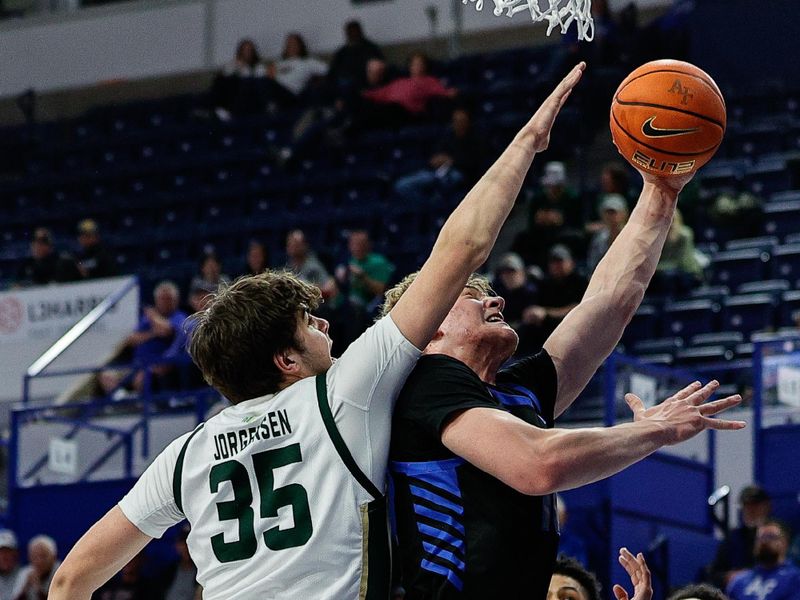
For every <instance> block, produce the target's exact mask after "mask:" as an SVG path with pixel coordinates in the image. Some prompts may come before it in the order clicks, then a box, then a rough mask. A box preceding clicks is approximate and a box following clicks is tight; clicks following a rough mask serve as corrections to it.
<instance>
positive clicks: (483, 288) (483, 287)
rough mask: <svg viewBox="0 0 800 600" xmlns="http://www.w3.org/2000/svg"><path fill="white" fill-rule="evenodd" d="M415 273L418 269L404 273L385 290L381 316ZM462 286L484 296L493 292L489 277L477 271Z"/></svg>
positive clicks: (404, 289)
mask: <svg viewBox="0 0 800 600" xmlns="http://www.w3.org/2000/svg"><path fill="white" fill-rule="evenodd" d="M417 275H419V271H415V272H414V273H411V274H410V275H406V276H405V277H403V279H402V280H401V281H400V283H398V284H397V285H396V286H394V287H393V288H391V289H389V290H387V291H386V293H385V294H384V300H383V306H381V314H380V316H381V317H385V316H386V315H388V314H389V311H391V310H392V309H393V308H394V305H395V304H397V301H398V300H400V298H401V297H402V295H403V294H405V293H406V290H407V289H408V288H409V287H410V286H411V284H412V283H413V282H414V280H415V279H416V278H417ZM464 287H468V288H473V289H476V290H478V291H479V292H480V293H481V294H483V295H484V296H491V295H493V294H494V290H493V289H492V286H491V284H490V283H489V279H488V278H486V277H484V276H483V275H478V274H477V273H473V274H472V275H470V276H469V279H467V283H465V284H464Z"/></svg>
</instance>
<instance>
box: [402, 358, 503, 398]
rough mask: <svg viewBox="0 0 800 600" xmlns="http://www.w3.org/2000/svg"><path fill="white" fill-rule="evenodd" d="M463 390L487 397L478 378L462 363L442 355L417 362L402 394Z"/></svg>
mask: <svg viewBox="0 0 800 600" xmlns="http://www.w3.org/2000/svg"><path fill="white" fill-rule="evenodd" d="M464 388H471V389H473V390H475V391H478V392H479V393H482V394H484V395H486V396H488V395H489V393H488V391H487V390H486V386H485V385H484V383H483V382H482V381H481V380H480V377H478V375H477V374H476V373H475V371H473V370H472V369H470V368H469V367H468V366H467V365H465V364H464V363H463V362H461V361H460V360H458V359H456V358H452V357H450V356H446V355H444V354H428V355H425V356H422V357H421V358H420V359H419V360H418V361H417V365H416V366H415V367H414V370H413V371H411V375H409V377H408V380H407V381H406V385H405V387H404V388H403V394H404V395H405V394H417V393H419V392H420V391H422V390H426V391H429V392H430V391H435V390H441V391H448V392H455V391H458V390H463V389H464Z"/></svg>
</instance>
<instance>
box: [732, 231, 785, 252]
mask: <svg viewBox="0 0 800 600" xmlns="http://www.w3.org/2000/svg"><path fill="white" fill-rule="evenodd" d="M777 245H778V238H777V237H776V236H774V235H764V236H760V237H754V238H740V239H738V240H731V241H729V242H728V243H727V244H725V250H747V249H750V248H757V249H758V250H762V251H764V252H771V251H772V249H773V248H774V247H775V246H777Z"/></svg>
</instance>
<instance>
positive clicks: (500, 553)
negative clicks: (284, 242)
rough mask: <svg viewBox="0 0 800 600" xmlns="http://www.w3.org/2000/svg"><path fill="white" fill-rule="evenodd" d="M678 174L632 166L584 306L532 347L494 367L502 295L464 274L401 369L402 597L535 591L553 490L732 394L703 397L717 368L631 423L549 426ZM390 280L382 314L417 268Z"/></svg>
mask: <svg viewBox="0 0 800 600" xmlns="http://www.w3.org/2000/svg"><path fill="white" fill-rule="evenodd" d="M689 178H690V177H683V178H680V179H676V178H671V179H657V178H654V177H651V176H649V175H645V176H644V179H645V181H644V187H643V190H642V193H641V195H640V197H639V201H638V204H637V205H636V208H635V209H634V210H633V212H632V214H631V217H630V220H629V221H628V224H627V225H626V226H625V228H624V229H623V230H622V232H621V233H620V234H619V235H618V236H617V238H616V240H615V241H614V243H613V244H612V246H611V247H610V248H609V250H608V252H607V253H606V255H605V257H604V258H603V259H602V261H601V262H600V264H599V265H598V267H597V269H596V270H595V272H594V275H593V276H592V279H591V281H590V283H589V287H588V289H587V290H586V293H585V295H584V297H583V300H582V301H581V303H580V304H579V305H578V306H577V307H576V308H575V309H574V310H573V311H572V312H570V313H569V314H568V315H567V317H566V318H565V319H564V320H563V322H562V323H561V324H560V325H559V326H558V328H557V329H556V330H555V331H554V332H553V334H552V335H551V336H550V337H549V338H548V339H547V341H546V342H545V344H544V348H543V349H542V351H541V352H540V353H539V354H536V355H534V356H530V357H528V358H524V359H522V360H521V361H519V362H517V363H516V364H514V365H513V366H511V367H508V368H501V366H502V365H504V364H505V363H506V361H508V359H509V358H510V357H511V356H512V355H513V353H514V350H515V349H516V346H517V341H518V338H517V334H516V333H515V332H514V330H513V329H511V327H509V326H508V325H507V324H506V323H505V321H504V320H503V314H502V311H503V305H504V302H503V299H502V298H499V297H497V296H495V295H494V294H493V292H492V291H491V289H490V288H489V286H488V282H487V281H486V280H485V279H483V278H480V277H473V278H472V279H471V280H470V281H469V282H468V283H467V286H466V287H465V289H464V291H463V293H462V294H461V297H460V298H459V299H458V300H457V301H456V304H455V305H454V307H453V309H452V310H451V311H450V314H449V315H448V316H447V318H446V319H445V320H444V322H443V323H442V326H441V327H440V328H439V330H438V331H437V333H436V334H435V335H434V337H433V340H432V341H431V343H430V344H428V346H427V347H426V348H425V350H424V351H423V356H422V358H421V359H420V360H419V362H418V363H417V366H416V367H415V368H414V370H413V371H412V372H411V375H410V376H409V378H408V380H407V381H406V384H405V386H404V388H403V391H402V392H401V393H400V397H399V399H398V403H397V407H396V409H395V414H394V421H393V429H392V446H391V450H390V472H391V474H392V477H393V481H394V509H395V519H396V529H397V535H398V540H399V544H400V554H401V562H402V568H403V571H402V583H403V587H405V589H406V591H407V596H406V598H407V600H419V599H437V600H441V599H451V598H469V599H473V598H474V599H484V598H503V599H504V600H513V599H516V598H525V599H527V600H531V599H532V600H542V599H544V598H545V596H546V594H547V586H548V583H549V581H550V575H551V573H552V567H553V564H554V561H555V558H556V552H557V547H558V523H557V518H556V507H555V497H554V493H555V492H558V491H561V490H566V489H571V488H575V487H579V486H581V485H586V484H588V483H591V482H594V481H597V480H599V479H602V478H604V477H608V476H609V475H612V474H614V473H617V472H619V471H621V470H622V469H624V468H625V467H627V466H629V465H631V464H633V463H634V462H636V461H638V460H641V459H642V458H644V457H646V456H648V455H649V454H651V453H652V452H655V451H656V450H657V449H659V448H661V447H662V446H665V445H669V444H676V443H678V442H681V441H684V440H686V439H688V438H690V437H692V436H694V435H696V434H697V433H699V432H701V431H703V430H705V429H740V428H742V427H744V423H742V422H738V421H726V420H721V419H712V418H710V417H711V416H712V415H715V414H717V413H719V412H721V411H723V410H725V409H727V408H730V407H732V406H734V405H736V404H738V403H739V402H740V401H741V398H740V397H739V396H731V397H728V398H725V399H722V400H717V401H714V402H708V403H706V400H707V399H708V398H709V397H710V396H711V395H712V394H713V393H714V391H715V390H716V388H717V387H718V383H717V382H716V381H712V382H711V383H709V384H707V385H705V386H701V385H700V383H699V382H697V383H694V384H692V385H690V386H687V387H686V388H684V389H683V390H681V391H680V392H678V393H677V394H675V396H673V397H671V398H669V399H668V400H666V401H665V402H663V403H661V404H659V405H657V406H655V407H652V408H649V409H645V408H644V406H643V403H642V401H641V400H640V399H639V398H637V397H636V396H634V395H632V394H628V395H627V396H626V401H627V402H628V405H629V406H630V407H631V409H632V410H633V413H634V422H633V423H625V424H622V425H617V426H615V427H610V428H588V429H554V428H553V425H554V421H555V418H556V417H558V415H560V414H561V413H563V412H564V411H565V410H566V409H567V407H569V405H570V404H571V403H572V402H573V401H574V400H575V398H576V397H577V395H578V393H579V392H580V391H581V390H582V389H583V388H584V386H585V385H586V384H587V382H588V381H589V379H590V378H591V377H592V375H593V374H594V373H595V371H596V370H597V368H598V367H599V366H600V364H601V363H602V362H603V360H605V358H606V357H607V356H608V355H609V353H610V352H611V351H612V350H613V349H614V347H615V346H616V345H617V343H618V342H619V340H620V337H621V335H622V332H623V330H624V328H625V326H626V325H627V323H628V322H629V321H630V319H631V317H632V316H633V314H634V312H635V311H636V309H637V307H638V306H639V304H640V302H641V300H642V298H643V296H644V291H645V289H646V288H647V286H648V283H649V281H650V279H651V277H652V275H653V272H654V271H655V268H656V264H657V263H658V259H659V256H660V254H661V249H662V247H663V245H664V240H665V238H666V236H667V233H668V232H669V229H670V224H671V222H672V217H673V214H674V211H675V206H676V203H677V199H678V193H679V192H680V190H681V189H682V187H683V185H685V183H686V182H687V181H688V180H689ZM413 279H414V276H413V275H412V276H410V277H408V278H406V279H405V280H404V281H402V282H401V283H400V284H398V286H396V287H395V288H393V289H392V290H390V291H389V292H387V301H386V304H385V306H384V312H385V314H388V313H389V311H391V309H392V307H393V306H394V304H395V302H397V300H398V299H399V298H400V297H401V296H402V294H403V293H404V291H405V289H406V288H407V287H408V286H409V285H410V283H411V282H412V281H413Z"/></svg>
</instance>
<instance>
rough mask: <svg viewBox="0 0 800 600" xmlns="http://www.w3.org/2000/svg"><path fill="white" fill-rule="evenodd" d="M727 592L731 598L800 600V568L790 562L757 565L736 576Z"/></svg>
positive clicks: (741, 599) (739, 599) (736, 599)
mask: <svg viewBox="0 0 800 600" xmlns="http://www.w3.org/2000/svg"><path fill="white" fill-rule="evenodd" d="M727 593H728V596H729V597H730V599H731V600H798V599H800V569H798V568H797V567H795V566H794V565H791V564H789V563H783V564H782V565H778V566H777V567H773V568H771V569H767V568H765V567H761V566H756V567H754V568H752V569H749V570H747V571H745V572H744V573H742V574H741V575H739V576H738V577H735V578H734V579H733V581H731V583H730V585H729V586H728V590H727Z"/></svg>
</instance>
